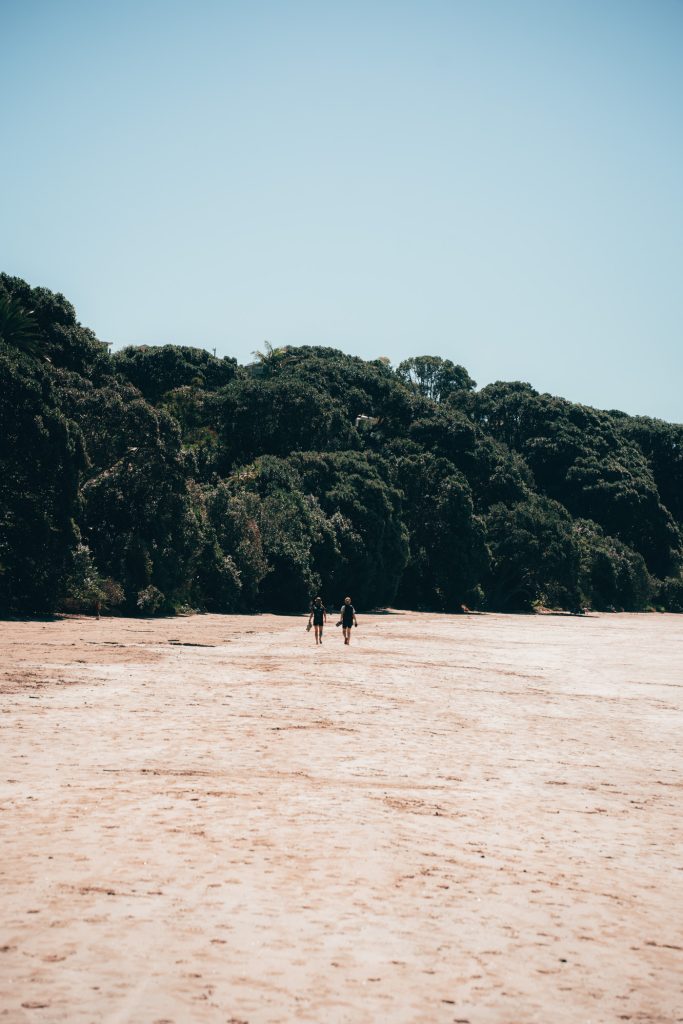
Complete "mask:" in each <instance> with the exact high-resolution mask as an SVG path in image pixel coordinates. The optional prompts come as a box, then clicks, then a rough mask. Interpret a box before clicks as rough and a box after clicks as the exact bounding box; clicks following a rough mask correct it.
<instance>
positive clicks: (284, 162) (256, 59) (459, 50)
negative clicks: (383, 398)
mask: <svg viewBox="0 0 683 1024" xmlns="http://www.w3.org/2000/svg"><path fill="white" fill-rule="evenodd" d="M682 52H683V3H681V2H679V0H599V2H596V0H585V2H584V0H565V2H561V0H533V2H531V0H529V2H525V0H519V2H515V0H499V2H494V0H462V2H459V0H450V2H443V3H441V2H430V0H422V2H419V0H414V2H410V3H406V2H402V0H392V2H381V0H376V2H372V0H370V2H359V3H356V2H355V0H344V2H330V0H328V2H326V0H317V2H311V3H306V2H298V0H291V2H279V3H269V2H259V0H252V2H246V0H245V2H234V3H230V2H227V0H223V2H217V0H216V2H213V0H194V2H174V0H165V2H161V0H135V2H130V0H116V2H113V3H97V2H93V0H87V2H74V0H44V2H41V0H0V87H1V88H2V95H3V98H4V103H3V126H2V138H3V143H4V144H3V146H2V149H3V157H2V160H1V161H0V197H1V198H0V256H1V260H0V265H1V266H2V269H5V270H6V271H8V272H9V273H12V274H17V275H19V276H21V277H24V278H26V279H27V280H28V281H30V282H31V283H32V284H42V285H45V286H47V287H49V288H52V289H53V290H55V291H63V292H64V293H65V294H66V296H67V297H68V298H69V299H71V301H72V302H74V304H75V305H76V308H77V311H78V314H79V317H80V319H81V320H82V322H83V323H85V324H87V325H88V326H90V327H92V328H93V329H94V330H95V331H96V332H97V334H98V336H99V337H101V338H103V339H105V340H109V341H113V342H114V343H115V345H116V346H117V347H118V346H120V345H124V344H130V343H147V344H149V343H157V342H175V343H182V344H193V345H199V346H203V347H206V348H213V347H214V346H215V347H216V349H217V351H218V354H229V355H234V356H236V357H237V358H238V359H240V361H248V359H249V358H250V353H251V351H252V350H253V349H255V348H257V347H261V346H262V343H263V340H264V339H268V340H269V341H270V342H271V343H272V344H273V345H276V346H277V345H284V344H325V345H334V346H336V347H339V348H342V349H344V350H345V351H347V352H351V353H355V354H358V355H361V356H364V357H366V358H374V357H376V356H379V355H387V356H389V357H390V358H391V360H392V361H393V362H394V363H396V362H398V361H400V360H401V359H403V358H405V357H406V356H408V355H417V354H422V353H429V354H435V355H442V356H447V357H449V358H451V359H453V360H455V361H456V362H461V363H463V364H464V365H465V366H466V367H467V368H468V370H469V371H470V373H471V374H472V375H473V376H474V377H475V379H476V380H477V381H478V383H479V384H480V385H481V384H485V383H488V382H489V381H492V380H496V379H503V380H515V379H521V380H528V381H530V382H531V383H532V384H533V385H534V386H535V387H537V388H539V389H540V390H543V391H545V390H547V391H551V392H553V393H556V394H562V395H565V396H566V397H568V398H571V399H574V400H576V401H583V402H586V403H589V404H593V405H597V406H600V407H603V408H615V407H616V408H622V409H624V410H626V411H628V412H631V413H638V412H641V413H646V414H649V415H656V416H661V417H663V418H667V419H674V420H677V421H683V388H682V387H681V380H682V379H683V354H682V353H683V345H682V344H681V340H682V333H683V332H682V327H683V287H681V284H682V274H681V270H682V266H683V260H682V255H683V252H682V250H683V204H682V196H683V118H682V113H683V71H682V61H681V53H682Z"/></svg>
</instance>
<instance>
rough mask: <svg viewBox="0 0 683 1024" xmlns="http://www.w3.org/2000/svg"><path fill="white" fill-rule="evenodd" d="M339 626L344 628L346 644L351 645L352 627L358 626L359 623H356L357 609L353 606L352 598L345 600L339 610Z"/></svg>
mask: <svg viewBox="0 0 683 1024" xmlns="http://www.w3.org/2000/svg"><path fill="white" fill-rule="evenodd" d="M337 625H338V626H341V627H342V633H343V634H344V643H345V644H350V643H351V627H352V626H357V625H358V622H357V621H356V609H355V608H354V607H353V605H352V604H351V598H350V597H345V598H344V604H343V605H342V606H341V608H340V610H339V622H338V623H337Z"/></svg>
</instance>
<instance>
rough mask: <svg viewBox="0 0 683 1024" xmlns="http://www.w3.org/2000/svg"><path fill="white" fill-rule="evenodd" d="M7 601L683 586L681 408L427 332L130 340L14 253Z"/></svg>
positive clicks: (530, 592)
mask: <svg viewBox="0 0 683 1024" xmlns="http://www.w3.org/2000/svg"><path fill="white" fill-rule="evenodd" d="M0 444H1V449H0V611H1V612H2V613H3V614H5V615H8V614H11V615H27V614H32V613H36V612H50V611H55V610H60V609H62V610H84V611H88V610H91V609H92V608H94V607H95V606H96V604H97V603H99V604H100V605H101V606H102V607H103V608H105V609H106V608H110V609H112V610H118V611H120V612H124V613H126V614H134V613H140V614H162V613H172V612H174V611H179V610H187V609H206V610H209V611H217V612H231V611H252V610H257V609H269V610H273V611H280V612H294V611H301V610H302V609H305V608H307V606H308V602H309V600H310V597H311V596H312V595H314V594H315V593H318V592H320V593H322V594H323V596H324V599H325V600H326V601H327V602H329V603H330V604H332V603H339V602H340V601H341V599H342V598H343V597H344V595H345V594H346V593H350V594H352V595H353V598H354V601H355V602H356V604H357V605H358V607H359V608H365V609H367V608H370V607H381V606H385V605H389V604H394V605H398V606H400V607H405V608H413V609H430V610H446V611H457V610H459V609H460V608H461V606H462V605H463V604H465V605H467V606H469V607H477V608H488V609H495V610H502V611H506V610H509V611H524V610H530V609H531V608H533V607H534V606H536V605H538V604H542V605H546V606H551V607H557V608H565V609H570V610H574V609H578V608H581V607H586V606H588V607H591V608H596V609H612V608H614V609H624V610H633V611H635V610H641V609H645V608H648V607H653V606H654V607H659V608H663V609H667V610H669V611H681V610H683V578H682V576H681V566H682V564H683V426H681V425H676V424H670V423H665V422H663V421H661V420H655V419H649V418H647V417H632V416H627V415H626V414H624V413H621V412H617V411H611V412H603V411H600V410H596V409H592V408H589V407H586V406H583V405H577V404H574V403H572V402H568V401H566V400H564V399H562V398H555V397H553V396H551V395H547V394H539V393H538V392H537V391H535V390H534V389H533V388H532V387H531V386H530V385H529V384H525V383H520V382H512V383H505V382H497V383H495V384H490V385H488V386H487V387H484V388H482V389H481V390H479V391H477V390H476V387H475V382H474V381H473V380H472V379H471V378H470V376H469V374H468V373H467V371H466V370H465V369H464V368H463V367H462V366H458V365H455V364H453V363H451V362H450V361H448V360H443V359H439V358H436V357H431V356H419V357H415V358H413V359H408V360H406V361H404V362H403V363H401V364H400V365H399V366H397V367H396V368H392V367H391V366H390V365H389V363H388V361H387V360H375V361H370V362H368V361H365V360H362V359H359V358H356V357H352V356H347V355H344V353H342V352H340V351H337V350H335V349H331V348H323V347H301V348H291V347H288V348H283V349H268V350H267V351H266V352H265V353H262V354H259V356H258V358H257V359H256V361H255V363H253V364H251V365H249V366H240V365H238V364H237V362H236V361H235V360H234V359H230V358H223V359H217V358H214V357H213V356H212V355H210V354H209V353H208V352H206V351H204V350H203V349H198V348H188V347H180V346H172V345H163V346H154V347H148V346H138V347H129V348H125V349H123V350H122V351H119V352H116V353H114V354H113V355H111V354H110V353H109V350H108V347H107V346H106V345H104V344H102V343H101V342H99V341H98V340H97V338H96V337H95V335H94V334H93V332H92V331H90V330H88V329H87V328H85V327H83V326H81V324H80V323H79V322H78V320H77V318H76V313H75V310H74V308H73V306H72V305H71V304H70V303H69V302H68V301H67V300H66V299H65V298H64V296H62V295H59V294H54V293H52V292H50V291H48V290H47V289H45V288H31V287H30V286H29V285H28V284H26V282H24V281H22V280H20V279H18V278H13V277H9V276H7V275H4V274H3V275H0Z"/></svg>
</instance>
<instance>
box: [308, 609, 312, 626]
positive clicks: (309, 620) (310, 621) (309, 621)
mask: <svg viewBox="0 0 683 1024" xmlns="http://www.w3.org/2000/svg"><path fill="white" fill-rule="evenodd" d="M312 622H313V608H311V612H310V615H309V616H308V625H309V626H310V624H311V623H312Z"/></svg>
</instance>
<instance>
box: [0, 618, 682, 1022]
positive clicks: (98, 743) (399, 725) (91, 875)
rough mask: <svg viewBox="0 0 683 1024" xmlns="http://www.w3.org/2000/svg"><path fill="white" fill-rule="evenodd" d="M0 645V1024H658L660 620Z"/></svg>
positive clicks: (675, 991) (229, 632) (14, 640)
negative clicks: (316, 637)
mask: <svg viewBox="0 0 683 1024" xmlns="http://www.w3.org/2000/svg"><path fill="white" fill-rule="evenodd" d="M304 625H305V619H297V618H278V617H274V616H265V615H264V616H260V617H237V616H234V617H222V616H197V617H194V618H184V619H175V620H161V621H149V620H147V621H140V620H137V621H136V620H122V619H102V620H101V621H99V622H97V621H94V620H89V619H84V618H71V619H66V620H63V621H55V622H46V623H41V622H36V623H2V624H0V644H1V647H2V652H3V655H4V657H3V664H2V673H1V677H2V678H1V681H2V712H3V714H2V718H1V719H0V722H1V724H2V726H3V730H2V767H1V770H0V775H1V786H0V796H1V797H2V818H1V819H0V821H1V827H2V836H1V842H0V888H1V893H2V919H1V922H0V947H1V951H0V1024H5V1022H12V1024H14V1022H37V1021H41V1022H43V1021H45V1022H63V1021H68V1022H69V1024H93V1022H96V1024H99V1022H107V1024H123V1022H128V1021H131V1022H136V1024H137V1022H141V1024H154V1022H156V1024H160V1022H162V1021H173V1022H175V1024H182V1022H189V1024H195V1022H196V1024H204V1022H211V1024H214V1022H216V1024H218V1022H220V1024H226V1022H229V1021H231V1022H233V1024H236V1022H249V1024H275V1022H298V1021H312V1022H316V1024H328V1022H329V1024H341V1022H349V1024H365V1022H368V1024H371V1022H372V1024H375V1022H391V1024H394V1022H395V1024H413V1022H424V1024H432V1022H436V1024H441V1022H453V1021H457V1022H462V1021H469V1022H471V1024H526V1022H532V1021H534V1022H539V1024H564V1022H566V1024H588V1022H592V1024H601V1022H606V1024H607V1022H609V1024H611V1022H620V1021H629V1020H630V1021H634V1022H641V1024H642V1022H648V1024H650V1022H652V1024H654V1022H666V1024H669V1022H674V1021H681V1020H683V993H682V990H683V843H682V841H681V840H682V835H681V831H682V830H681V821H682V817H681V811H682V801H681V794H682V788H681V787H682V785H683V781H682V779H681V764H682V761H683V743H682V739H683V729H682V728H681V726H682V724H683V714H682V710H683V709H682V697H683V617H678V618H677V617H675V616H667V615H662V616H657V615H642V616H638V615H631V616H627V615H623V616H622V615H611V616H591V617H587V618H585V619H576V618H570V617H553V616H538V617H512V616H510V617H505V616H498V615H483V616H458V617H447V616H438V615H417V614H407V613H395V614H387V615H378V616H365V617H361V618H360V625H359V628H358V629H357V630H355V631H354V637H353V641H354V642H353V644H352V645H351V647H349V648H346V647H344V646H343V645H342V642H341V637H340V635H339V634H340V632H341V631H340V630H338V629H335V628H334V627H333V626H332V627H331V628H328V629H327V633H326V638H325V644H324V646H323V647H322V648H316V647H315V646H314V643H313V634H312V633H311V634H307V633H306V632H305V631H304Z"/></svg>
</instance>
